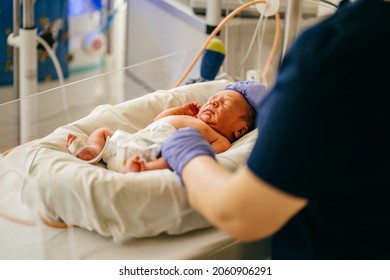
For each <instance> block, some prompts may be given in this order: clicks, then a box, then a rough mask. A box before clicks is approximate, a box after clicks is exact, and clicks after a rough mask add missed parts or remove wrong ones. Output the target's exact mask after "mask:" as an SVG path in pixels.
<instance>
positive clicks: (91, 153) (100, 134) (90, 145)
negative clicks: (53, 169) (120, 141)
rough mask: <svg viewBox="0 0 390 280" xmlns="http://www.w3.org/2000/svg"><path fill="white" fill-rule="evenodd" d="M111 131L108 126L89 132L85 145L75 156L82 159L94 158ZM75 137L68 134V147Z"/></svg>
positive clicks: (110, 134)
mask: <svg viewBox="0 0 390 280" xmlns="http://www.w3.org/2000/svg"><path fill="white" fill-rule="evenodd" d="M112 134H113V131H112V130H110V129H108V128H99V129H97V130H95V131H94V132H92V133H91V135H90V136H89V137H88V139H87V147H85V148H84V149H82V150H81V151H80V152H79V153H78V154H77V155H76V156H77V157H78V158H80V159H82V160H91V159H94V158H95V157H96V156H97V155H98V154H99V153H100V152H101V150H102V149H103V147H104V145H105V143H106V139H107V137H108V136H112ZM76 139H77V136H75V135H73V134H69V135H68V141H67V145H68V147H69V146H70V145H71V144H72V143H73V141H75V140H76Z"/></svg>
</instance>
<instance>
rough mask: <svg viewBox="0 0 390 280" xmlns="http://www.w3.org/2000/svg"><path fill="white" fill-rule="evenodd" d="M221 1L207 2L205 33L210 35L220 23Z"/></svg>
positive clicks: (210, 0) (211, 0)
mask: <svg viewBox="0 0 390 280" xmlns="http://www.w3.org/2000/svg"><path fill="white" fill-rule="evenodd" d="M221 7H222V1H221V0H208V1H207V8H206V33H207V34H211V33H212V32H213V31H214V29H215V28H216V27H217V26H218V24H219V22H220V21H221Z"/></svg>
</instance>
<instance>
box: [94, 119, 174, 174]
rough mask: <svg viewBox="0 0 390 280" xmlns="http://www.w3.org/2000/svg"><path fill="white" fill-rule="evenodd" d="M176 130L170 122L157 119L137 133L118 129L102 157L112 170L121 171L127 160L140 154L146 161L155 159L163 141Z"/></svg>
mask: <svg viewBox="0 0 390 280" xmlns="http://www.w3.org/2000/svg"><path fill="white" fill-rule="evenodd" d="M175 131H176V128H175V127H174V126H173V125H171V124H170V123H168V122H165V121H157V122H154V123H152V124H150V125H148V126H147V127H145V128H144V129H141V130H139V131H138V132H136V133H128V132H125V131H122V130H117V131H115V132H114V134H113V135H112V136H111V138H110V139H109V140H108V141H109V143H108V144H107V145H106V149H105V151H104V152H103V155H102V159H103V161H104V162H105V163H106V164H107V168H108V169H110V170H115V171H121V170H122V169H123V167H124V166H125V165H126V163H127V161H128V160H129V159H130V158H132V157H133V156H135V155H138V156H139V157H140V158H141V159H142V160H144V161H152V160H155V159H156V158H157V157H158V156H159V155H160V151H161V146H162V144H163V142H164V141H165V140H166V139H167V138H168V137H169V136H171V135H172V134H173V133H174V132H175Z"/></svg>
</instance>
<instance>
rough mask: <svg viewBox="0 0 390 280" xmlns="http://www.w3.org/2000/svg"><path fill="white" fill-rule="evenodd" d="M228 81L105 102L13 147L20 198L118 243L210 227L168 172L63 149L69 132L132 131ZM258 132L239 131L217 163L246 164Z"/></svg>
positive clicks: (52, 217) (45, 214)
mask: <svg viewBox="0 0 390 280" xmlns="http://www.w3.org/2000/svg"><path fill="white" fill-rule="evenodd" d="M227 83H228V81H214V82H208V83H200V84H193V85H188V86H184V87H180V88H176V89H172V90H160V91H157V92H155V93H151V94H148V95H146V96H144V97H141V98H138V99H135V100H131V101H128V102H125V103H122V104H119V105H115V106H110V105H102V106H99V107H97V108H96V109H95V110H94V111H93V112H91V114H90V115H88V116H87V117H85V118H83V119H81V120H79V121H76V122H74V123H72V124H69V125H66V126H63V127H60V128H58V129H56V130H55V131H54V132H53V133H51V134H50V135H48V136H47V137H45V138H43V139H41V140H39V141H35V142H32V143H28V144H25V145H22V146H21V147H18V148H17V149H15V151H13V152H11V153H10V154H9V155H8V156H7V159H9V160H10V161H11V162H12V160H13V159H15V161H16V160H19V161H20V160H21V159H22V158H24V156H23V155H25V159H24V160H23V163H22V164H20V162H19V164H16V165H15V166H19V167H18V168H19V170H18V172H19V174H22V180H24V184H23V190H22V199H23V202H24V203H27V205H29V206H30V207H31V208H37V209H38V211H39V213H40V215H42V216H43V217H45V218H46V219H49V220H53V221H56V220H62V221H64V222H65V223H67V224H72V225H77V226H79V227H82V228H84V229H87V230H89V231H95V232H98V233H99V234H100V235H102V236H106V237H111V236H112V237H113V239H114V241H115V242H117V243H123V242H125V241H128V240H129V239H130V238H134V237H150V236H156V235H160V234H161V233H167V234H169V235H177V234H182V233H186V232H189V231H192V230H194V229H201V228H206V227H209V224H208V222H207V221H206V220H204V219H203V218H202V217H201V216H200V215H199V214H198V213H196V212H195V211H194V210H193V209H191V208H190V207H189V205H188V203H187V200H186V194H185V190H184V189H183V188H182V186H181V184H180V180H179V178H178V177H177V176H176V175H175V174H174V173H173V172H171V171H169V170H159V171H148V172H142V173H128V174H120V173H117V172H113V171H109V170H107V169H105V168H104V166H99V167H98V166H93V165H89V164H87V163H85V162H83V161H81V160H79V159H77V158H76V157H74V156H72V155H70V154H69V153H68V152H67V149H66V137H67V134H68V133H69V132H72V133H74V134H76V135H77V136H78V137H82V138H86V137H87V135H88V134H90V133H91V132H92V131H93V130H95V129H96V128H98V127H101V126H107V127H110V128H112V129H122V130H127V131H130V132H134V131H136V130H138V129H140V128H142V127H144V126H146V125H147V124H149V123H150V122H151V121H152V120H153V118H154V117H155V116H156V115H157V114H158V113H159V112H161V111H162V110H164V109H166V108H169V107H173V106H177V105H180V104H183V103H185V102H189V101H196V102H198V103H200V104H203V103H204V102H205V101H206V100H207V98H208V97H209V96H210V95H212V94H213V93H215V92H216V91H218V90H219V89H221V88H222V87H223V86H224V85H226V84H227ZM256 137H257V131H253V132H251V133H249V134H248V135H246V136H244V137H243V138H241V139H240V140H238V141H237V142H236V143H234V145H233V146H232V148H230V149H229V150H228V151H226V152H224V153H222V154H220V155H218V157H217V158H218V161H219V162H220V163H221V164H223V165H224V166H226V167H228V168H230V169H235V168H237V167H238V165H240V164H244V163H245V161H246V159H247V157H248V155H249V153H250V151H251V149H252V147H253V144H254V141H255V139H256ZM21 155H22V156H21ZM15 163H16V162H15ZM20 166H23V167H20ZM15 170H16V169H15ZM24 174H28V176H25V175H24ZM37 197H38V199H35V198H37Z"/></svg>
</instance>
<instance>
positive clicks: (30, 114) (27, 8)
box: [19, 0, 38, 143]
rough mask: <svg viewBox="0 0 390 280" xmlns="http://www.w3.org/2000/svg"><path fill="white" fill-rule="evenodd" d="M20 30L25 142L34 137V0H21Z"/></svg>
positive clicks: (21, 119)
mask: <svg viewBox="0 0 390 280" xmlns="http://www.w3.org/2000/svg"><path fill="white" fill-rule="evenodd" d="M19 32H20V35H19V37H20V50H19V52H20V70H19V71H20V94H19V96H20V98H21V100H20V141H21V143H25V142H27V141H30V140H32V139H33V138H34V137H35V135H34V134H35V133H36V128H35V126H36V125H35V124H34V121H35V114H34V112H35V111H37V108H35V106H34V104H35V102H36V101H34V100H33V99H32V98H29V96H30V95H33V94H35V93H36V92H37V85H38V81H37V72H38V70H37V68H38V59H37V55H38V51H37V47H36V45H37V43H36V36H37V29H36V27H35V24H34V0H23V27H22V28H21V29H20V30H19Z"/></svg>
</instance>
